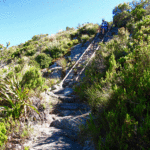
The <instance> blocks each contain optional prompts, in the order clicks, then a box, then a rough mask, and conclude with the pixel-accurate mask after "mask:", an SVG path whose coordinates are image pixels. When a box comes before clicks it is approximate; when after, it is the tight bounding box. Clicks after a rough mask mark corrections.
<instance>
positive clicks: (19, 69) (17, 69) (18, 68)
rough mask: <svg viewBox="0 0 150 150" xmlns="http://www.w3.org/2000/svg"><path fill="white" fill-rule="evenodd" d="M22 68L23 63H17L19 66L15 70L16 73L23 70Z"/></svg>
mask: <svg viewBox="0 0 150 150" xmlns="http://www.w3.org/2000/svg"><path fill="white" fill-rule="evenodd" d="M22 68H23V65H17V66H15V72H16V73H18V72H20V71H21V70H22Z"/></svg>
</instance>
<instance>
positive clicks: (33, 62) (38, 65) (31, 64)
mask: <svg viewBox="0 0 150 150" xmlns="http://www.w3.org/2000/svg"><path fill="white" fill-rule="evenodd" d="M29 66H35V67H36V68H40V64H39V63H38V62H37V61H35V60H32V59H30V61H29Z"/></svg>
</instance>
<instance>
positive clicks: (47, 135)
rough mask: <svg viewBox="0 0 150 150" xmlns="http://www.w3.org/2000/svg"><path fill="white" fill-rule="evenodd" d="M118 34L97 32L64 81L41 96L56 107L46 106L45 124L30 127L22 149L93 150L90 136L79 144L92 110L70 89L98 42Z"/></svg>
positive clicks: (81, 72) (79, 77)
mask: <svg viewBox="0 0 150 150" xmlns="http://www.w3.org/2000/svg"><path fill="white" fill-rule="evenodd" d="M117 32H118V28H111V30H110V31H109V32H107V34H105V36H104V37H102V36H101V35H100V34H99V33H97V35H96V36H95V38H94V40H93V41H92V42H91V44H89V46H88V47H87V49H86V50H85V51H84V52H83V53H82V55H81V56H80V57H79V58H78V60H77V61H76V63H75V64H74V66H73V67H72V68H71V69H70V71H68V73H67V74H66V76H65V77H64V79H63V80H62V81H61V82H60V84H59V85H57V86H55V87H56V89H55V90H51V91H49V92H45V93H44V94H43V95H44V96H45V101H46V103H49V101H51V102H52V103H53V102H54V103H55V105H53V108H52V109H49V108H48V107H46V109H45V117H43V118H46V121H45V122H44V121H43V123H42V124H41V125H40V124H34V125H33V124H32V127H33V128H34V132H33V133H32V134H31V136H30V138H29V139H28V140H27V141H26V142H25V144H24V146H29V147H30V150H56V149H60V150H76V149H79V150H80V149H81V150H94V149H95V147H94V144H93V142H92V141H91V139H90V137H85V139H84V142H83V143H81V141H80V138H79V133H80V125H86V121H87V120H88V119H89V118H90V116H89V114H90V113H91V109H90V107H89V105H88V104H86V103H83V102H80V100H79V98H78V96H77V95H75V94H74V91H73V86H74V85H75V84H79V82H80V80H81V79H82V78H83V76H84V71H85V68H86V66H87V65H88V63H89V61H90V60H91V59H92V58H93V57H94V55H95V52H96V50H98V49H99V48H100V47H99V45H98V43H99V42H107V41H109V40H110V39H112V38H113V35H112V33H115V34H117ZM93 117H94V116H93ZM43 120H44V119H43Z"/></svg>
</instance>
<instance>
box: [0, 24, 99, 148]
mask: <svg viewBox="0 0 150 150" xmlns="http://www.w3.org/2000/svg"><path fill="white" fill-rule="evenodd" d="M97 28H98V25H96V24H92V23H90V24H87V25H85V26H83V27H79V28H78V29H77V30H75V29H73V28H70V29H69V28H68V30H67V31H63V32H59V33H57V34H56V35H54V36H49V35H48V34H46V35H42V34H41V35H35V36H33V37H32V39H31V40H28V41H27V42H25V43H22V44H20V45H18V46H12V47H10V48H6V47H4V46H2V45H0V49H2V51H0V62H1V64H5V65H6V66H5V68H4V69H3V68H0V106H2V107H0V108H5V109H4V111H5V114H3V113H2V112H3V110H2V109H1V111H2V112H0V116H1V117H0V149H6V148H8V147H9V144H13V142H11V141H13V135H14V134H15V135H17V136H19V137H20V143H21V142H23V141H24V139H25V138H27V137H28V136H29V133H30V130H27V126H25V127H24V128H22V127H21V124H20V121H21V120H22V119H26V118H28V113H27V112H28V111H29V109H28V108H32V109H34V110H35V111H36V109H35V108H34V107H32V103H31V102H30V101H29V97H32V96H37V97H39V95H40V93H41V92H43V91H44V90H46V89H48V88H49V87H51V86H52V85H53V84H55V83H56V82H58V80H55V79H48V78H44V77H43V76H42V73H41V69H47V70H48V68H49V65H51V64H52V63H54V62H55V61H56V60H57V59H60V58H61V59H62V65H64V64H63V63H64V62H65V61H66V60H64V58H62V57H63V56H64V55H66V54H67V53H68V52H69V51H70V50H71V48H72V47H73V46H74V45H76V44H78V43H81V42H82V43H84V42H86V41H87V40H90V39H91V38H93V37H94V35H95V34H96V32H97ZM64 66H65V65H64ZM64 66H62V67H64ZM63 69H64V68H63ZM47 73H49V72H47ZM8 136H9V137H10V138H9V139H8Z"/></svg>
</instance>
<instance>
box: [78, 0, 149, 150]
mask: <svg viewBox="0 0 150 150" xmlns="http://www.w3.org/2000/svg"><path fill="white" fill-rule="evenodd" d="M142 6H143V3H140V4H139V5H137V6H136V8H135V9H132V11H131V12H130V13H129V14H128V15H129V16H128V17H127V18H124V17H122V16H121V15H123V16H124V13H125V12H123V13H122V14H119V16H120V18H118V22H117V21H116V24H117V23H118V24H117V26H119V27H120V29H119V33H118V35H117V36H115V37H114V38H113V39H112V40H111V41H109V42H108V43H105V44H103V43H102V44H100V45H101V49H100V50H99V51H98V52H97V54H96V57H95V58H94V60H93V62H91V64H90V66H89V67H88V69H87V70H86V77H85V78H84V81H83V82H82V83H81V85H80V87H76V89H75V90H76V92H77V93H78V94H79V95H80V98H81V99H82V100H83V101H88V103H89V104H90V105H91V107H92V113H94V114H95V115H97V119H95V120H93V119H92V118H91V120H90V121H89V123H88V127H82V132H81V133H82V135H83V136H84V135H85V136H90V137H92V139H93V141H94V143H95V145H96V148H97V149H100V150H105V149H148V148H149V147H150V101H149V94H150V93H149V89H150V80H149V78H150V74H149V73H150V36H149V34H150V27H149V25H150V13H149V7H148V8H147V9H143V8H142ZM143 13H144V14H145V15H143ZM117 17H118V16H117ZM121 22H123V23H124V22H126V23H125V24H123V25H121V24H120V23H121ZM124 27H126V29H125V28H124ZM129 31H130V32H131V33H132V36H131V37H129V35H130V32H129ZM102 62H103V63H102ZM100 64H102V65H104V68H105V69H104V70H103V72H102V71H101V70H100V67H99V65H100ZM95 70H96V71H95Z"/></svg>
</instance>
